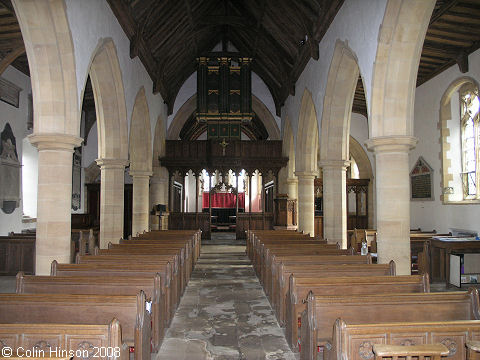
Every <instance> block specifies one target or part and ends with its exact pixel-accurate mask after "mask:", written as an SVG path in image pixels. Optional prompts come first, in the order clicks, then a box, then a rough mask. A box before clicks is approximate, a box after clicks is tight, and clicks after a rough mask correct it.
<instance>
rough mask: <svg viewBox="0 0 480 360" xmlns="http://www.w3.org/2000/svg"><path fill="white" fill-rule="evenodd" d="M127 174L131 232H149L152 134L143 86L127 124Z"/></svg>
mask: <svg viewBox="0 0 480 360" xmlns="http://www.w3.org/2000/svg"><path fill="white" fill-rule="evenodd" d="M129 154H130V176H132V178H133V202H132V234H137V233H142V232H143V231H148V229H149V226H148V223H149V221H148V220H149V213H150V211H149V210H150V202H149V195H150V192H149V181H150V176H151V175H152V135H151V130H150V112H149V111H148V103H147V97H146V96H145V88H144V87H143V86H142V87H141V88H140V90H139V91H138V93H137V96H136V98H135V103H134V105H133V112H132V120H131V123H130V144H129Z"/></svg>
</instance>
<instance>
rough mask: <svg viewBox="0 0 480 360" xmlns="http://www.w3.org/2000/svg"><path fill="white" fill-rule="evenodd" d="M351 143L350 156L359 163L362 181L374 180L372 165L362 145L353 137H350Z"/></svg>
mask: <svg viewBox="0 0 480 360" xmlns="http://www.w3.org/2000/svg"><path fill="white" fill-rule="evenodd" d="M349 142H350V154H352V156H353V157H354V158H355V161H356V162H357V166H358V171H359V173H360V178H361V179H373V170H372V163H371V162H370V159H369V158H368V155H367V153H366V152H365V150H364V148H363V147H362V145H361V144H360V143H359V142H358V141H357V140H356V139H355V138H354V137H353V136H350V137H349Z"/></svg>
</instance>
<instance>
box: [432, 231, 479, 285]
mask: <svg viewBox="0 0 480 360" xmlns="http://www.w3.org/2000/svg"><path fill="white" fill-rule="evenodd" d="M452 253H457V254H463V253H480V240H475V238H473V237H464V238H462V237H453V236H452V237H433V238H432V240H431V241H430V276H431V279H432V281H438V280H440V281H443V280H444V281H445V283H446V285H447V287H448V286H449V285H450V284H449V281H448V280H449V274H450V254H452Z"/></svg>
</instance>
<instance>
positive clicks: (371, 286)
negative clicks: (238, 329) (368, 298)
mask: <svg viewBox="0 0 480 360" xmlns="http://www.w3.org/2000/svg"><path fill="white" fill-rule="evenodd" d="M342 275H347V276H343V277H326V276H324V275H323V273H321V272H319V273H318V276H315V277H298V278H297V276H296V275H295V274H291V275H290V281H289V288H288V293H287V296H286V299H285V301H286V305H285V332H286V337H287V342H288V343H289V345H290V347H291V348H292V349H295V350H296V346H297V342H298V340H299V336H298V335H299V334H298V328H299V327H300V325H301V314H302V311H304V310H305V304H304V303H303V299H305V298H306V297H307V295H308V293H309V292H310V291H312V292H313V293H314V294H315V296H331V295H342V296H345V295H361V294H364V295H369V294H381V293H386V294H387V293H388V294H398V293H414V292H430V282H429V280H428V275H426V274H425V275H422V276H420V275H405V276H391V275H390V276H356V275H357V274H356V273H355V272H352V273H351V274H350V276H348V275H349V274H342Z"/></svg>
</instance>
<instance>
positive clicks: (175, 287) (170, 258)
mask: <svg viewBox="0 0 480 360" xmlns="http://www.w3.org/2000/svg"><path fill="white" fill-rule="evenodd" d="M175 256H177V254H176V252H175V251H172V254H171V255H151V256H150V255H127V254H122V255H120V254H116V255H96V256H90V255H87V256H79V257H77V263H78V264H101V263H104V264H109V265H110V264H111V265H114V264H122V265H123V266H133V267H134V268H135V267H137V266H138V265H141V266H144V265H157V266H158V267H157V271H158V272H162V270H163V267H164V266H167V264H171V263H173V264H174V268H173V272H172V274H173V275H172V291H173V292H174V294H175V298H176V300H177V302H176V303H175V305H178V302H179V300H180V297H181V295H182V294H183V290H184V289H185V286H186V280H185V268H184V267H182V266H180V265H179V264H178V261H177V262H175V260H176V258H175Z"/></svg>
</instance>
